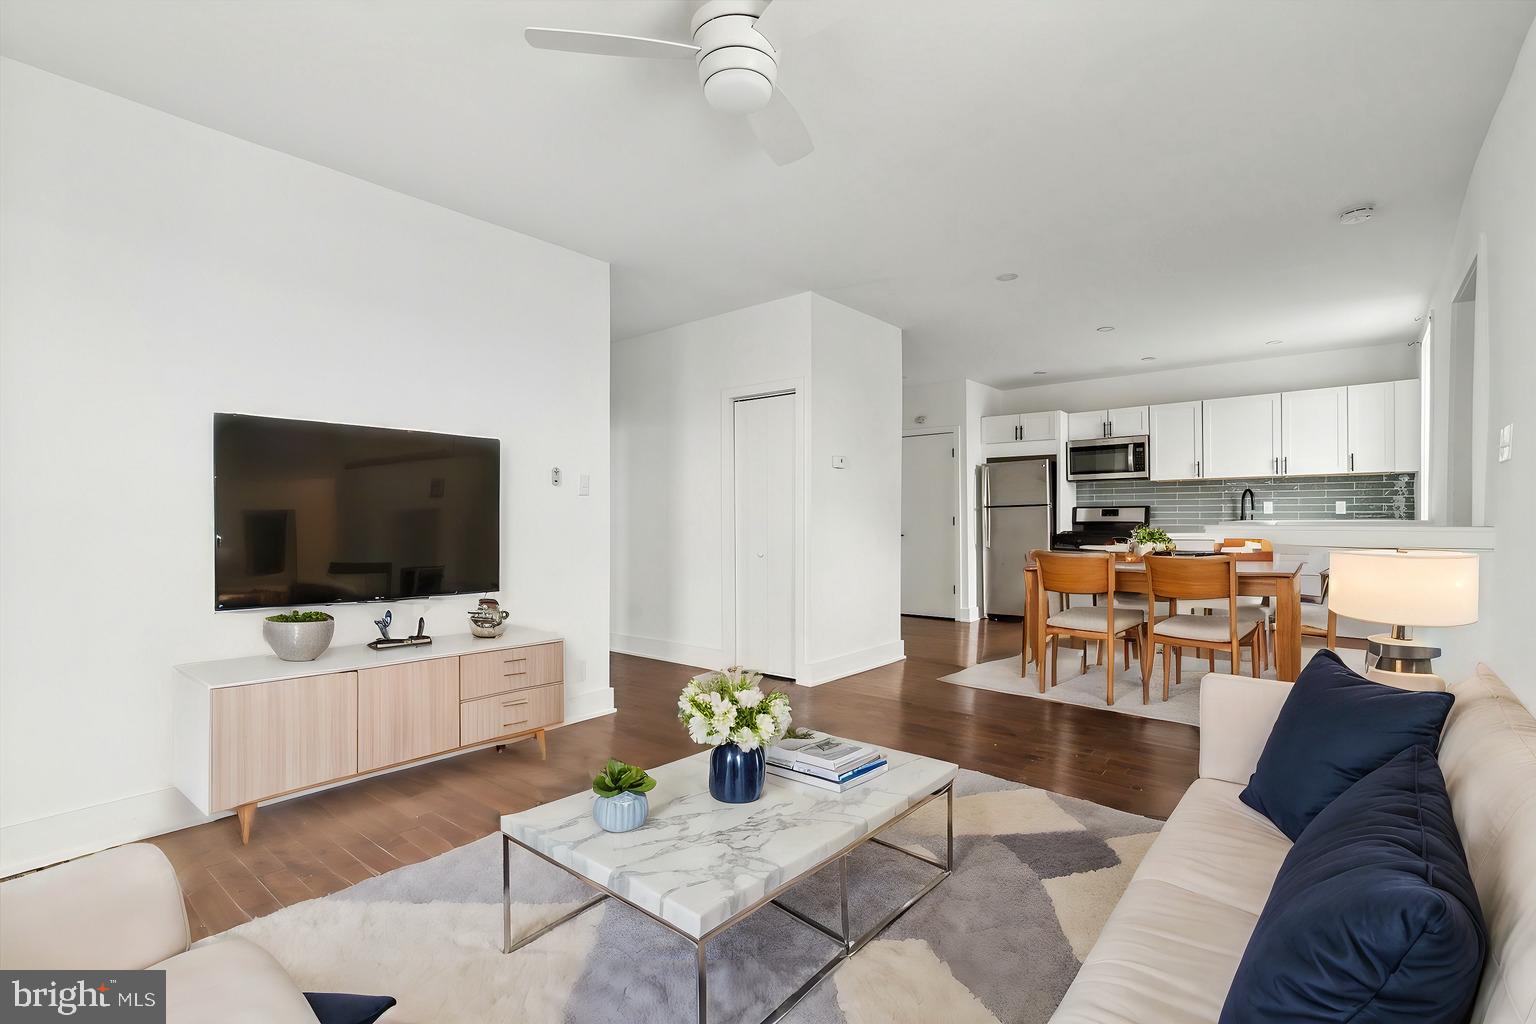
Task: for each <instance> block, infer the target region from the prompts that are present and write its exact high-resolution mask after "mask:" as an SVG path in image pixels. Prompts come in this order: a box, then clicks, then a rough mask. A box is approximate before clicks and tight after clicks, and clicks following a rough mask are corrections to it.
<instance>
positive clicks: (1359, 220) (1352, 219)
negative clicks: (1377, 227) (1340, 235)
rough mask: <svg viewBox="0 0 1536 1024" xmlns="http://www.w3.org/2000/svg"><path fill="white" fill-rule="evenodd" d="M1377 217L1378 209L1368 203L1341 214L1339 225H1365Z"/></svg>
mask: <svg viewBox="0 0 1536 1024" xmlns="http://www.w3.org/2000/svg"><path fill="white" fill-rule="evenodd" d="M1375 215H1376V207H1374V206H1372V205H1371V204H1370V203H1366V204H1365V205H1364V206H1357V207H1355V208H1354V209H1352V210H1345V211H1344V212H1343V213H1341V214H1339V223H1340V224H1364V223H1365V222H1366V221H1368V220H1370V219H1371V218H1372V217H1374V216H1375Z"/></svg>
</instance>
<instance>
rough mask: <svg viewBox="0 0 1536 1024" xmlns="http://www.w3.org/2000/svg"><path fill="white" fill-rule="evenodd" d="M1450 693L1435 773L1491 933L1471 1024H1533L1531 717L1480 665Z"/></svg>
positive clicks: (1535, 850) (1535, 896) (1535, 815)
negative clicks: (1447, 794) (1442, 784)
mask: <svg viewBox="0 0 1536 1024" xmlns="http://www.w3.org/2000/svg"><path fill="white" fill-rule="evenodd" d="M1451 692H1452V693H1453V694H1455V696H1456V705H1455V707H1453V708H1451V714H1450V717H1449V718H1448V719H1446V723H1445V733H1444V735H1443V736H1442V738H1441V740H1440V755H1439V761H1440V769H1441V771H1442V772H1444V773H1445V785H1446V788H1447V789H1448V790H1449V791H1450V794H1451V812H1452V813H1453V814H1454V815H1455V816H1456V827H1457V828H1458V829H1459V830H1460V832H1461V840H1462V845H1463V846H1464V847H1465V848H1466V851H1467V863H1468V865H1469V866H1470V867H1471V869H1472V883H1473V884H1474V885H1476V886H1477V895H1478V899H1479V900H1480V901H1481V903H1482V908H1483V916H1484V918H1485V919H1486V920H1487V923H1488V963H1487V965H1486V966H1485V967H1484V968H1483V981H1482V985H1481V987H1480V989H1479V992H1478V1000H1477V1007H1476V1009H1475V1010H1474V1012H1473V1020H1475V1021H1478V1022H1480V1024H1528V1022H1531V1021H1536V969H1533V968H1532V965H1533V964H1536V870H1533V868H1532V866H1533V865H1536V717H1533V716H1532V714H1531V712H1530V711H1528V710H1526V708H1525V707H1523V706H1522V705H1521V703H1520V701H1519V700H1518V699H1517V698H1516V697H1515V695H1514V693H1512V692H1511V691H1510V689H1509V687H1508V686H1506V685H1505V684H1504V683H1503V681H1501V680H1500V679H1499V677H1498V676H1497V675H1495V674H1494V672H1493V670H1492V669H1490V668H1489V667H1488V666H1487V665H1479V666H1478V667H1477V672H1476V673H1475V674H1474V675H1473V676H1472V677H1471V678H1470V679H1467V680H1466V681H1464V682H1461V683H1457V684H1456V685H1455V686H1453V687H1452V688H1451Z"/></svg>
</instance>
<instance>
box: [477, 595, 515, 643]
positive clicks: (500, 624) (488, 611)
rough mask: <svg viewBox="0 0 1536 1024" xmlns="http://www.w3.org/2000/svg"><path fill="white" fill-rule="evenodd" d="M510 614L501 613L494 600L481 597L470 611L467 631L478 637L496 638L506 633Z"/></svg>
mask: <svg viewBox="0 0 1536 1024" xmlns="http://www.w3.org/2000/svg"><path fill="white" fill-rule="evenodd" d="M510 617H511V612H506V611H502V609H501V605H499V604H497V603H496V599H495V598H490V597H482V598H481V599H480V604H479V606H478V607H475V608H472V609H470V612H469V631H470V632H471V633H473V634H474V635H475V636H478V637H485V638H490V637H498V636H501V634H502V633H504V632H506V629H507V625H506V623H507V619H508V618H510Z"/></svg>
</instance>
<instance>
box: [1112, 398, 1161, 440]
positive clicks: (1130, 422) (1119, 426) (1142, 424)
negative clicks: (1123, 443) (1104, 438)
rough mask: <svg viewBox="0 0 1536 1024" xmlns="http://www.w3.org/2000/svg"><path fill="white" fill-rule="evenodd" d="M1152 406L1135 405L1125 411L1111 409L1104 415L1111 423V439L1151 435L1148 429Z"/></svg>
mask: <svg viewBox="0 0 1536 1024" xmlns="http://www.w3.org/2000/svg"><path fill="white" fill-rule="evenodd" d="M1149 411H1150V406H1145V405H1133V406H1130V407H1129V408H1125V409H1111V410H1109V412H1107V413H1105V414H1104V418H1105V419H1106V420H1108V421H1109V436H1110V437H1135V436H1136V435H1138V434H1146V433H1150V431H1148V429H1147V421H1148V418H1149Z"/></svg>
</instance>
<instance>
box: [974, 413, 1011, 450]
mask: <svg viewBox="0 0 1536 1024" xmlns="http://www.w3.org/2000/svg"><path fill="white" fill-rule="evenodd" d="M1017 440H1019V417H1018V416H1017V415H1013V416H983V417H982V418H981V443H982V444H1000V443H1002V442H1004V441H1017Z"/></svg>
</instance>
